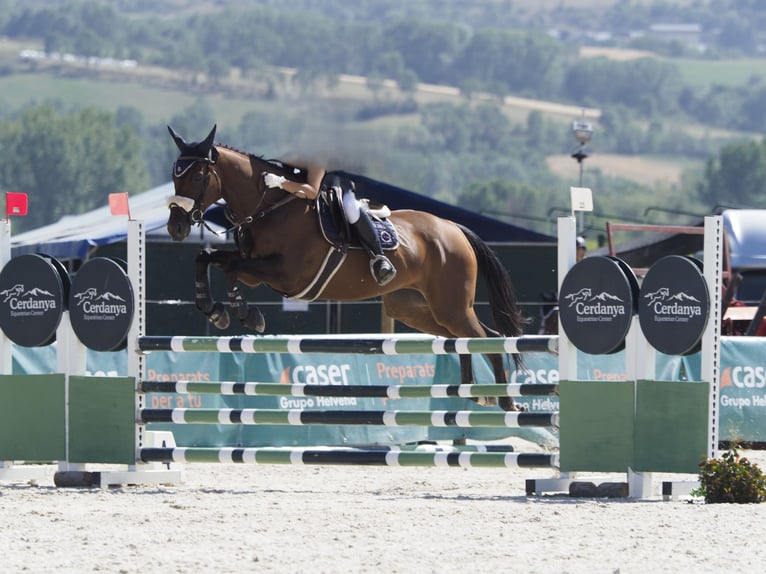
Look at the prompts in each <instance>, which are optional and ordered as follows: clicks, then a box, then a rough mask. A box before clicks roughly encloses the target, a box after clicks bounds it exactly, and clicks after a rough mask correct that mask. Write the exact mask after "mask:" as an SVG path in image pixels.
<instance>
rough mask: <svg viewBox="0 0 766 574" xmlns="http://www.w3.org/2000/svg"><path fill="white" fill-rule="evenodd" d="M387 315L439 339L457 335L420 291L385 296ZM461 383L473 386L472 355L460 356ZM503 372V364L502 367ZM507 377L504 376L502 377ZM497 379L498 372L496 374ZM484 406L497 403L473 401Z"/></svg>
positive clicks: (492, 400) (406, 291) (494, 400)
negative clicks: (446, 325) (435, 312)
mask: <svg viewBox="0 0 766 574" xmlns="http://www.w3.org/2000/svg"><path fill="white" fill-rule="evenodd" d="M383 305H384V307H385V309H386V314H387V315H388V316H389V317H391V318H393V319H395V320H397V321H401V322H402V323H404V324H405V325H407V326H408V327H412V328H413V329H417V330H418V331H422V332H423V333H429V334H431V335H436V336H438V337H454V336H455V334H454V333H453V332H452V331H449V330H448V329H447V328H446V327H445V326H444V325H442V324H441V323H439V322H438V321H437V320H436V318H435V317H434V315H433V313H432V312H431V308H430V307H429V306H428V302H427V301H426V299H425V297H423V295H422V294H421V293H419V292H418V291H414V290H411V289H402V290H400V291H394V292H393V293H388V294H386V295H384V296H383ZM459 360H460V383H461V384H463V385H471V384H473V361H472V357H471V355H459ZM500 369H501V371H502V363H501V365H500ZM502 376H503V377H504V376H505V375H504V374H503V375H502ZM495 378H496V379H497V371H496V372H495ZM473 400H474V401H475V402H477V403H479V404H480V405H482V406H493V405H495V404H496V403H497V401H496V399H495V397H478V398H475V399H473Z"/></svg>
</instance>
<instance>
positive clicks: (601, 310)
mask: <svg viewBox="0 0 766 574" xmlns="http://www.w3.org/2000/svg"><path fill="white" fill-rule="evenodd" d="M637 295H638V282H637V280H636V277H635V275H634V274H633V272H632V270H631V269H630V268H629V267H628V266H627V264H625V263H624V262H623V261H621V260H620V259H617V258H616V257H588V258H585V259H583V260H582V261H580V262H579V263H577V264H576V265H575V266H574V267H572V268H571V269H570V270H569V272H568V273H567V274H566V277H564V281H563V282H562V284H561V293H560V294H559V320H560V321H561V327H562V328H563V329H564V332H565V333H566V336H567V337H568V338H569V340H570V341H572V344H573V345H574V346H575V347H576V348H577V349H579V350H581V351H583V352H584V353H589V354H591V355H603V354H608V353H614V352H617V351H619V350H621V349H623V348H624V347H625V337H626V335H627V333H628V330H629V329H630V323H631V319H632V317H633V314H634V312H635V299H636V297H637Z"/></svg>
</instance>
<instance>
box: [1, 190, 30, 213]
mask: <svg viewBox="0 0 766 574" xmlns="http://www.w3.org/2000/svg"><path fill="white" fill-rule="evenodd" d="M26 214H27V194H26V193H22V192H19V191H9V192H6V194H5V216H6V217H10V216H11V215H26Z"/></svg>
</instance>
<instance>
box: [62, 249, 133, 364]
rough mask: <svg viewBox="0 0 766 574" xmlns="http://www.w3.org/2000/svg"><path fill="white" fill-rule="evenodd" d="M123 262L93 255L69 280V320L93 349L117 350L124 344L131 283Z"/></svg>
mask: <svg viewBox="0 0 766 574" xmlns="http://www.w3.org/2000/svg"><path fill="white" fill-rule="evenodd" d="M125 267H126V265H125V262H123V261H120V260H118V259H111V258H107V257H96V258H94V259H91V260H90V261H88V262H87V263H85V264H84V265H83V266H82V267H81V268H80V270H79V271H78V272H77V275H75V277H74V279H73V280H72V289H71V294H70V296H69V320H70V321H71V323H72V329H73V330H74V332H75V335H77V338H78V339H80V341H81V342H82V344H83V345H85V346H86V347H88V348H89V349H93V350H94V351H119V350H120V349H124V348H125V346H126V345H127V340H128V331H129V330H130V324H131V322H132V321H133V287H132V286H131V284H130V279H129V278H128V276H127V274H126V272H125Z"/></svg>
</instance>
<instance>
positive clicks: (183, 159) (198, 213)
mask: <svg viewBox="0 0 766 574" xmlns="http://www.w3.org/2000/svg"><path fill="white" fill-rule="evenodd" d="M213 151H214V148H211V151H210V153H209V154H208V156H207V157H199V156H183V155H182V156H180V157H179V158H178V159H176V161H175V162H174V163H173V179H174V180H175V179H178V178H180V177H183V176H184V175H185V174H186V173H187V172H188V171H189V170H190V169H192V168H193V167H195V166H196V165H197V164H199V163H203V164H204V175H203V178H202V181H201V182H200V190H199V193H198V194H197V195H196V199H192V198H191V197H186V196H182V195H173V196H171V197H169V198H168V200H167V204H168V207H169V208H172V207H177V208H178V209H181V210H183V211H184V212H186V213H187V214H189V217H190V219H191V222H192V223H193V224H196V225H204V226H205V227H206V228H207V229H208V230H209V231H211V232H213V233H216V232H215V231H214V230H213V229H211V228H210V227H209V226H208V224H207V222H206V221H205V219H204V212H205V210H206V209H207V207H209V206H207V207H205V208H204V209H203V206H202V200H203V198H204V196H205V193H206V192H207V190H208V187H209V185H210V178H211V174H212V175H213V176H215V179H216V180H217V181H218V189H219V190H220V191H221V194H223V182H222V181H221V176H220V175H219V173H218V170H216V169H215V168H214V167H213V166H215V164H216V160H215V157H213ZM216 155H217V154H216ZM259 191H260V195H261V197H260V199H259V200H258V203H257V205H256V206H255V208H254V209H253V210H252V212H251V214H249V215H247V216H245V217H244V218H239V217H237V215H236V214H235V213H234V210H233V209H232V208H231V206H230V205H229V204H228V203H222V202H221V200H220V199H219V200H216V201H215V202H213V203H211V204H210V205H219V206H221V207H223V210H224V214H225V216H226V219H228V220H229V223H231V224H232V226H234V227H235V228H236V229H239V228H241V227H242V226H243V225H249V224H251V223H253V222H255V221H256V220H258V219H262V218H264V217H266V216H267V215H268V214H270V213H272V212H273V211H275V210H277V209H279V208H280V207H282V206H283V205H285V204H287V203H290V202H291V201H293V200H294V199H297V198H296V197H295V196H294V195H292V194H289V193H288V194H287V195H286V197H284V198H283V199H281V200H279V201H277V202H276V203H273V204H271V205H269V206H268V207H266V208H265V209H261V206H262V205H263V203H264V201H265V200H266V195H267V193H266V190H264V189H262V188H259ZM221 199H222V198H221Z"/></svg>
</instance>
